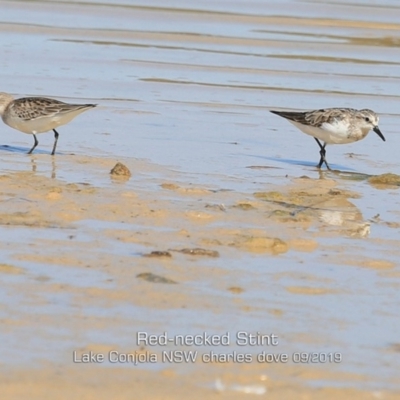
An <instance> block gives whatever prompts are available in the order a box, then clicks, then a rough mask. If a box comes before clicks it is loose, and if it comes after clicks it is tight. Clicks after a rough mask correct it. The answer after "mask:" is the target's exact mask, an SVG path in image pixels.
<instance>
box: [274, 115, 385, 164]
mask: <svg viewBox="0 0 400 400" xmlns="http://www.w3.org/2000/svg"><path fill="white" fill-rule="evenodd" d="M271 112H272V113H273V114H276V115H279V116H280V117H283V118H286V119H287V120H288V121H289V122H291V123H292V124H293V125H294V126H296V127H297V128H299V129H300V130H301V131H302V132H304V133H306V134H307V135H310V136H313V137H314V139H315V140H316V142H317V143H318V146H319V148H320V152H319V154H320V156H321V158H320V160H319V163H318V165H317V168H321V166H322V164H324V163H325V165H326V167H327V168H328V169H329V170H330V167H329V165H328V163H327V162H326V158H325V155H326V150H325V147H326V145H327V144H345V143H352V142H357V141H359V140H361V139H364V138H365V137H366V136H367V134H368V132H369V131H370V130H371V129H372V130H373V131H374V132H375V133H376V134H377V135H378V136H379V137H380V138H381V139H382V140H383V141H385V137H384V136H383V134H382V132H381V131H380V130H379V127H378V122H379V117H378V116H377V115H376V114H375V113H374V112H373V111H372V110H367V109H366V110H355V109H353V108H325V109H321V110H314V111H306V112H290V111H272V110H271ZM320 140H321V141H322V142H323V143H324V144H323V145H322V144H321V142H320Z"/></svg>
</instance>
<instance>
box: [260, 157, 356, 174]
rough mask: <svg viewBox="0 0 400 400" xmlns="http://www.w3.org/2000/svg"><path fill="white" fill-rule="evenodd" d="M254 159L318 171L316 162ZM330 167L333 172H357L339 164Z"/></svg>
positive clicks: (268, 158) (271, 158)
mask: <svg viewBox="0 0 400 400" xmlns="http://www.w3.org/2000/svg"><path fill="white" fill-rule="evenodd" d="M252 157H255V158H261V159H264V160H269V161H276V162H280V163H285V164H291V165H302V166H303V167H310V168H315V169H317V164H316V163H315V162H311V161H305V160H292V159H288V158H275V157H265V156H257V155H253V156H252ZM329 166H330V167H331V169H332V172H333V171H339V172H348V173H352V172H355V171H354V170H353V169H351V168H346V167H344V166H343V165H337V164H331V163H329ZM321 170H322V171H325V170H326V171H328V172H329V170H328V169H325V168H322V169H321Z"/></svg>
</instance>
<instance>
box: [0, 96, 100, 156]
mask: <svg viewBox="0 0 400 400" xmlns="http://www.w3.org/2000/svg"><path fill="white" fill-rule="evenodd" d="M96 105H97V104H68V103H63V102H62V101H58V100H54V99H49V98H46V97H23V98H20V99H14V98H13V97H12V96H11V95H10V94H8V93H0V115H1V118H2V119H3V121H4V123H6V124H7V125H9V126H11V128H14V129H17V130H19V131H21V132H24V133H29V134H31V135H33V139H34V144H33V147H32V148H31V149H30V150H29V151H28V154H31V153H32V151H33V150H34V149H35V147H36V146H37V145H38V143H39V142H38V140H37V138H36V134H38V133H43V132H48V131H50V130H52V131H53V132H54V145H53V151H52V152H51V155H54V154H55V152H56V147H57V141H58V136H59V135H58V132H57V131H56V128H57V127H59V126H61V125H65V124H67V123H68V122H70V121H71V120H72V119H74V118H75V117H76V116H77V115H79V114H80V113H82V112H84V111H86V110H89V109H90V108H93V107H96Z"/></svg>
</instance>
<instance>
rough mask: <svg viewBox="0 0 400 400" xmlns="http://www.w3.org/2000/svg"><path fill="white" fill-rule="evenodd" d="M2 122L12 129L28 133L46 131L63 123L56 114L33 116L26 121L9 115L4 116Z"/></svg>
mask: <svg viewBox="0 0 400 400" xmlns="http://www.w3.org/2000/svg"><path fill="white" fill-rule="evenodd" d="M4 122H5V123H6V124H7V125H9V126H11V127H12V128H14V129H17V130H19V131H21V132H23V133H28V134H37V133H44V132H48V131H51V130H52V129H55V128H57V127H58V126H60V125H62V124H63V123H64V122H63V121H61V119H60V117H58V116H55V117H42V118H35V119H31V120H28V121H26V120H23V119H20V118H15V117H11V118H6V119H5V120H4Z"/></svg>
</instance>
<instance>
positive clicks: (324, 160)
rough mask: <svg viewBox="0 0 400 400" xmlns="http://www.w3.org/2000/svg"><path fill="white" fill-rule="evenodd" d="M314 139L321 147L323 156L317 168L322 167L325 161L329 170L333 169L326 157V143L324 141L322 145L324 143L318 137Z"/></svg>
mask: <svg viewBox="0 0 400 400" xmlns="http://www.w3.org/2000/svg"><path fill="white" fill-rule="evenodd" d="M314 139H315V141H316V142H317V143H318V146H319V148H320V152H319V154H320V156H321V158H320V159H319V163H318V165H317V168H321V167H322V164H324V163H325V165H326V168H328V169H329V170H331V168H330V166H329V164H328V163H327V162H326V159H325V154H326V150H325V146H326V143H324V145H322V144H321V143H320V141H319V140H318V139H317V138H314Z"/></svg>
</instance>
